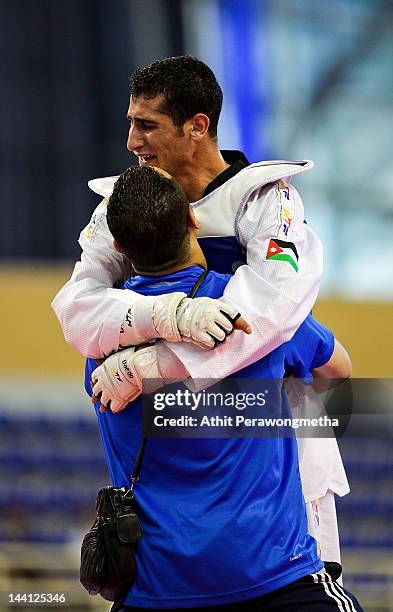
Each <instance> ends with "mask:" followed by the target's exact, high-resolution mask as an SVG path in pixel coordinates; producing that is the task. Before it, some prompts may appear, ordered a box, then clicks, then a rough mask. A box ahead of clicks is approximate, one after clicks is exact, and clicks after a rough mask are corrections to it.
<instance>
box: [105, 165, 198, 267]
mask: <svg viewBox="0 0 393 612" xmlns="http://www.w3.org/2000/svg"><path fill="white" fill-rule="evenodd" d="M188 208H189V203H188V200H187V197H186V195H185V193H184V191H183V189H182V187H181V186H180V185H179V184H178V183H177V182H176V181H175V180H173V179H168V178H166V177H165V176H163V175H162V174H160V173H158V172H157V171H156V170H153V168H148V167H145V168H143V167H131V168H127V170H126V171H125V172H123V173H122V174H121V175H120V177H119V178H118V180H117V181H116V183H115V187H114V190H113V193H112V195H111V196H110V198H109V202H108V210H107V221H108V226H109V229H110V231H111V233H112V236H113V237H114V238H115V240H116V241H117V242H118V243H119V244H120V246H121V247H122V249H123V251H124V252H125V254H126V255H127V256H128V257H129V259H130V260H131V262H132V264H133V265H134V267H135V268H136V269H137V270H140V271H146V272H149V271H152V272H154V271H159V270H160V269H161V268H163V267H164V266H165V265H168V264H171V263H172V262H173V263H176V262H177V261H179V260H180V259H182V258H183V257H185V256H186V255H187V253H188V249H189V244H190V243H189V233H188Z"/></svg>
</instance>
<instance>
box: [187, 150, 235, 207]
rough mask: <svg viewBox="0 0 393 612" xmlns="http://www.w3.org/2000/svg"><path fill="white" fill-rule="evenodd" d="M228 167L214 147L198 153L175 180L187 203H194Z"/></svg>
mask: <svg viewBox="0 0 393 612" xmlns="http://www.w3.org/2000/svg"><path fill="white" fill-rule="evenodd" d="M228 167H229V164H227V163H226V161H224V159H223V157H222V155H221V153H220V151H219V150H218V149H217V147H216V145H214V146H213V147H207V148H205V149H204V150H203V151H198V153H196V154H195V155H194V157H193V159H192V162H191V163H190V165H189V166H188V167H185V168H184V170H183V172H182V175H181V176H178V177H176V179H177V180H178V182H179V183H180V184H181V185H182V187H183V189H184V191H185V194H186V196H187V198H188V200H189V202H196V201H197V200H200V199H201V198H202V197H203V193H204V191H205V189H206V187H207V186H208V185H209V183H211V182H212V181H213V180H214V179H215V178H216V177H217V176H218V175H219V174H221V172H224V170H226V168H228Z"/></svg>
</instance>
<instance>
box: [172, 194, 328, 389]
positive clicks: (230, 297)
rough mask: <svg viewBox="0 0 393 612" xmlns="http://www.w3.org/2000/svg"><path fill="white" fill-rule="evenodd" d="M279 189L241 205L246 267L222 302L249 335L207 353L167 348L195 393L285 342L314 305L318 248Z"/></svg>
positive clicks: (296, 207)
mask: <svg viewBox="0 0 393 612" xmlns="http://www.w3.org/2000/svg"><path fill="white" fill-rule="evenodd" d="M281 185H282V184H281V183H279V184H276V185H267V186H266V187H263V188H262V189H259V190H255V191H254V192H253V193H252V194H251V196H249V197H248V198H247V199H246V200H245V201H244V202H243V203H242V205H241V207H240V209H239V214H238V222H237V236H238V240H239V242H240V243H241V244H242V245H243V246H244V247H246V249H247V263H248V265H246V266H241V267H240V268H238V269H237V271H236V273H235V275H234V276H233V278H232V279H231V280H230V281H229V283H228V285H227V287H226V289H225V292H224V296H223V298H222V299H223V300H225V301H228V302H230V303H231V304H233V305H234V306H235V307H236V308H237V309H239V310H240V312H242V314H243V315H244V317H245V318H246V319H247V320H248V322H249V323H250V324H251V327H252V330H253V333H252V334H251V335H247V336H246V335H245V334H240V333H236V332H235V333H233V334H232V335H231V336H230V337H229V338H227V340H226V341H225V343H224V344H222V345H219V346H218V347H216V348H215V349H214V351H211V352H209V353H206V352H204V351H202V350H200V349H198V348H197V347H187V346H184V345H182V344H173V345H172V344H171V345H169V344H167V348H168V349H169V350H171V351H172V352H174V353H175V354H176V355H177V357H178V358H179V359H180V360H181V361H182V362H183V364H184V365H185V367H186V368H187V371H188V372H189V373H190V376H191V378H192V379H193V381H194V382H193V383H192V386H193V388H194V389H195V390H199V389H200V388H202V387H203V384H201V385H199V384H198V379H201V380H202V381H206V380H207V379H211V378H224V377H226V376H228V375H230V374H232V373H234V372H236V371H237V370H239V369H241V368H243V367H246V366H247V365H249V364H251V363H254V362H255V361H257V360H258V359H261V358H262V357H264V356H265V355H266V354H268V353H270V352H271V351H272V350H274V349H275V348H277V347H278V346H280V345H281V344H283V343H284V342H286V341H288V340H289V339H290V338H291V337H292V336H293V334H294V333H295V331H296V330H297V329H298V327H299V326H300V324H301V323H302V322H303V321H304V320H305V318H306V317H307V315H308V314H309V313H310V311H311V309H312V307H313V305H314V302H315V299H316V297H317V294H318V289H319V281H320V278H321V274H322V246H321V243H320V240H319V238H318V237H317V236H316V234H315V233H314V232H313V230H312V229H311V228H310V227H309V226H308V225H307V224H305V223H304V210H303V203H302V201H301V198H300V196H299V194H298V193H297V191H296V190H295V189H293V188H292V187H282V186H281ZM288 198H289V199H288ZM274 255H278V256H279V257H274Z"/></svg>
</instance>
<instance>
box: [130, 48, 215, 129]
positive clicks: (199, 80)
mask: <svg viewBox="0 0 393 612" xmlns="http://www.w3.org/2000/svg"><path fill="white" fill-rule="evenodd" d="M130 89H131V95H132V97H133V98H138V97H139V96H143V97H144V98H147V99H153V98H155V97H156V96H159V95H163V97H164V103H163V105H162V107H161V111H162V112H164V113H165V114H166V115H168V116H169V117H171V119H172V121H173V123H174V124H175V125H176V126H178V127H182V126H183V125H184V123H185V122H186V121H187V120H188V119H191V117H193V116H194V115H195V114H197V113H204V114H205V115H207V116H208V117H209V119H210V125H209V135H210V136H211V137H212V138H213V139H216V138H217V125H218V120H219V117H220V112H221V107H222V91H221V87H220V86H219V84H218V82H217V79H216V77H215V75H214V72H213V71H212V70H211V69H210V68H209V66H207V65H206V64H204V63H203V62H201V61H200V60H199V59H197V58H196V57H193V56H192V55H178V56H176V57H167V58H165V59H161V60H156V61H155V62H153V63H152V64H149V65H148V66H144V67H143V68H138V69H137V70H135V72H134V73H133V74H132V75H131V77H130Z"/></svg>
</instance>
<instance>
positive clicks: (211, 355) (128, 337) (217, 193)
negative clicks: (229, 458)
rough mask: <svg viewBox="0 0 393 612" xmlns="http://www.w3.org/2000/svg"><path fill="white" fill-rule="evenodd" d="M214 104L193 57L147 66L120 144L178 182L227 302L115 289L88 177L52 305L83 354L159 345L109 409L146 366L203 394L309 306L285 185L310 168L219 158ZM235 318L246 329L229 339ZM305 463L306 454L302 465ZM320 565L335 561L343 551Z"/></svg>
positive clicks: (114, 258)
mask: <svg viewBox="0 0 393 612" xmlns="http://www.w3.org/2000/svg"><path fill="white" fill-rule="evenodd" d="M221 105H222V93H221V89H220V87H219V85H218V83H217V81H216V79H215V77H214V74H213V73H212V71H211V70H210V69H209V68H208V67H207V66H206V65H205V64H203V63H202V62H200V61H199V60H197V59H195V58H192V57H189V56H182V57H176V58H168V59H165V60H159V61H156V62H153V64H151V65H150V66H147V67H145V68H142V69H139V70H137V71H136V72H135V73H134V75H133V76H132V78H131V97H130V106H129V110H128V119H129V121H130V130H129V137H128V144H127V146H128V149H129V150H130V151H132V152H133V153H134V154H135V155H136V156H137V157H138V159H139V164H140V165H141V166H145V165H147V166H159V167H161V168H163V169H164V170H166V171H167V172H169V173H170V174H171V175H172V176H174V177H175V178H176V179H177V180H178V181H179V183H180V184H181V185H182V187H183V189H184V190H185V192H186V195H187V197H188V199H189V201H190V202H192V206H193V210H194V213H195V215H196V218H197V220H198V222H199V223H200V229H199V239H200V244H201V246H202V249H203V251H204V254H205V256H206V259H207V262H208V266H209V267H210V268H211V269H214V270H216V271H218V272H225V273H228V272H235V274H234V276H233V278H232V280H231V281H230V282H229V283H228V285H227V288H226V290H225V293H224V296H223V298H222V300H212V299H209V298H199V299H194V300H189V299H188V298H186V296H185V294H182V293H171V294H167V295H163V296H157V297H152V296H140V295H139V294H136V293H135V292H132V291H130V290H123V291H122V290H118V289H114V288H113V287H114V286H116V283H118V282H119V281H122V280H124V279H125V278H127V277H128V276H129V275H130V264H129V261H128V260H127V259H126V257H125V256H123V255H121V254H119V253H118V252H116V251H115V249H114V247H113V241H112V236H111V234H110V232H109V229H108V226H107V222H106V203H107V198H108V197H109V195H110V194H111V192H112V189H113V185H114V182H115V181H116V178H117V177H110V178H106V179H97V180H95V181H91V182H90V187H91V188H92V189H93V191H95V192H96V193H98V194H100V195H102V196H104V200H103V201H102V202H101V204H100V205H99V206H98V208H97V209H96V210H95V212H94V214H93V217H92V220H91V222H90V224H89V225H88V226H87V227H86V228H85V230H83V231H82V233H81V236H80V245H81V247H82V251H83V252H82V256H81V260H80V261H79V262H77V264H76V266H75V269H74V272H73V274H72V277H71V279H70V280H69V281H68V283H67V284H66V285H65V286H64V287H63V288H62V289H61V291H60V292H59V294H58V295H57V296H56V298H55V300H54V301H53V308H54V310H55V312H56V314H57V316H58V318H59V321H60V323H61V325H62V328H63V332H64V335H65V337H66V339H67V341H68V342H69V343H70V344H72V345H73V346H74V347H75V348H76V349H77V350H78V351H79V352H80V353H82V354H84V355H86V356H91V357H95V358H101V357H104V356H107V355H109V354H110V353H112V352H115V351H118V350H119V349H120V348H121V347H125V346H130V345H136V344H140V343H143V342H145V341H148V340H151V339H154V338H163V339H164V340H166V342H161V341H160V342H157V343H156V344H155V346H154V347H152V348H151V349H149V355H148V358H147V359H146V360H145V362H143V363H141V362H139V363H138V364H137V371H138V376H137V377H134V378H133V379H132V380H129V381H128V384H129V387H128V389H127V388H126V386H125V387H124V389H126V390H124V393H123V395H122V396H119V397H117V398H112V400H113V401H112V409H113V410H118V409H121V408H122V407H124V406H125V405H127V403H128V402H129V401H130V398H131V397H134V396H135V393H136V394H139V393H140V392H141V391H142V381H143V378H144V377H149V375H150V376H151V372H152V371H154V373H155V377H160V376H161V377H162V379H163V381H164V380H165V379H173V378H187V377H190V378H191V379H192V381H193V389H194V390H198V389H200V388H202V387H203V386H204V382H205V380H206V379H211V378H212V377H214V378H224V377H226V376H228V375H230V374H232V373H233V372H236V371H237V370H239V369H241V368H244V367H245V366H247V365H248V364H250V363H254V362H255V361H257V360H258V359H260V358H262V357H263V356H264V355H266V354H268V353H270V352H271V351H272V350H273V349H275V348H276V347H278V346H280V345H281V344H282V343H284V342H285V341H287V340H288V339H290V338H291V337H292V336H293V334H294V332H295V331H296V329H297V328H298V327H299V325H300V324H301V323H302V322H303V320H304V319H305V318H306V316H307V315H308V314H309V312H310V310H311V308H312V307H313V305H314V302H315V299H316V296H317V293H318V288H319V281H320V277H321V273H322V247H321V244H320V241H319V239H318V237H317V236H316V235H315V233H314V232H313V231H312V229H311V228H310V227H309V226H308V225H306V224H305V223H304V210H303V204H302V201H301V199H300V197H299V195H298V193H297V192H296V190H295V189H293V188H292V187H291V186H290V184H289V183H290V179H291V177H292V176H293V175H295V174H297V173H299V172H304V171H306V170H309V169H310V168H312V162H309V161H298V162H286V161H278V162H277V161H275V162H259V163H256V164H252V165H249V164H248V162H247V160H246V158H245V157H244V155H242V154H241V153H239V152H222V153H221V152H220V151H219V149H218V147H217V137H216V134H217V123H218V118H219V114H220V110H221ZM146 248H147V249H148V245H146ZM237 311H240V312H241V313H242V315H243V316H244V317H245V318H246V319H247V320H248V321H249V323H250V324H251V327H252V334H251V335H246V334H243V333H239V332H235V333H233V334H232V335H230V336H229V337H227V338H226V336H227V335H228V334H230V332H231V331H232V330H233V322H234V320H235V318H236V316H237ZM223 340H225V342H223V343H221V344H219V346H217V347H216V348H215V349H214V350H213V351H209V352H206V350H205V349H206V348H212V347H213V346H215V344H217V342H222V341H223ZM190 343H194V344H197V345H198V346H192V345H191V344H190ZM335 460H337V457H336V459H335ZM340 461H341V460H340ZM312 462H313V458H312V457H310V458H309V459H308V462H307V463H312ZM330 462H331V457H330V456H329V457H327V458H326V461H325V462H324V466H326V469H328V471H329V473H330V471H331V469H330V465H329V464H330ZM340 465H341V464H340ZM341 468H342V466H341ZM340 478H341V483H340V486H341V489H340V487H339V486H336V483H337V479H336V480H335V482H332V483H331V485H330V483H328V484H327V490H332V491H334V492H337V493H338V494H342V492H343V491H344V489H345V486H347V485H346V480H345V473H344V472H343V470H341V476H340ZM344 481H345V482H344ZM344 485H345V486H344ZM307 489H308V490H309V487H307ZM329 494H330V493H329ZM319 495H320V491H318V496H319ZM320 506H322V504H320ZM333 514H334V515H335V512H333ZM333 519H334V520H335V516H333ZM333 519H332V516H330V517H329V520H330V521H331V520H333ZM323 521H324V518H323V517H322V516H321V515H320V516H319V522H320V524H321V523H322V522H323ZM323 548H324V547H323V544H322V558H323ZM324 560H327V561H338V560H339V552H338V551H337V554H336V558H334V559H333V558H332V559H324Z"/></svg>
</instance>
